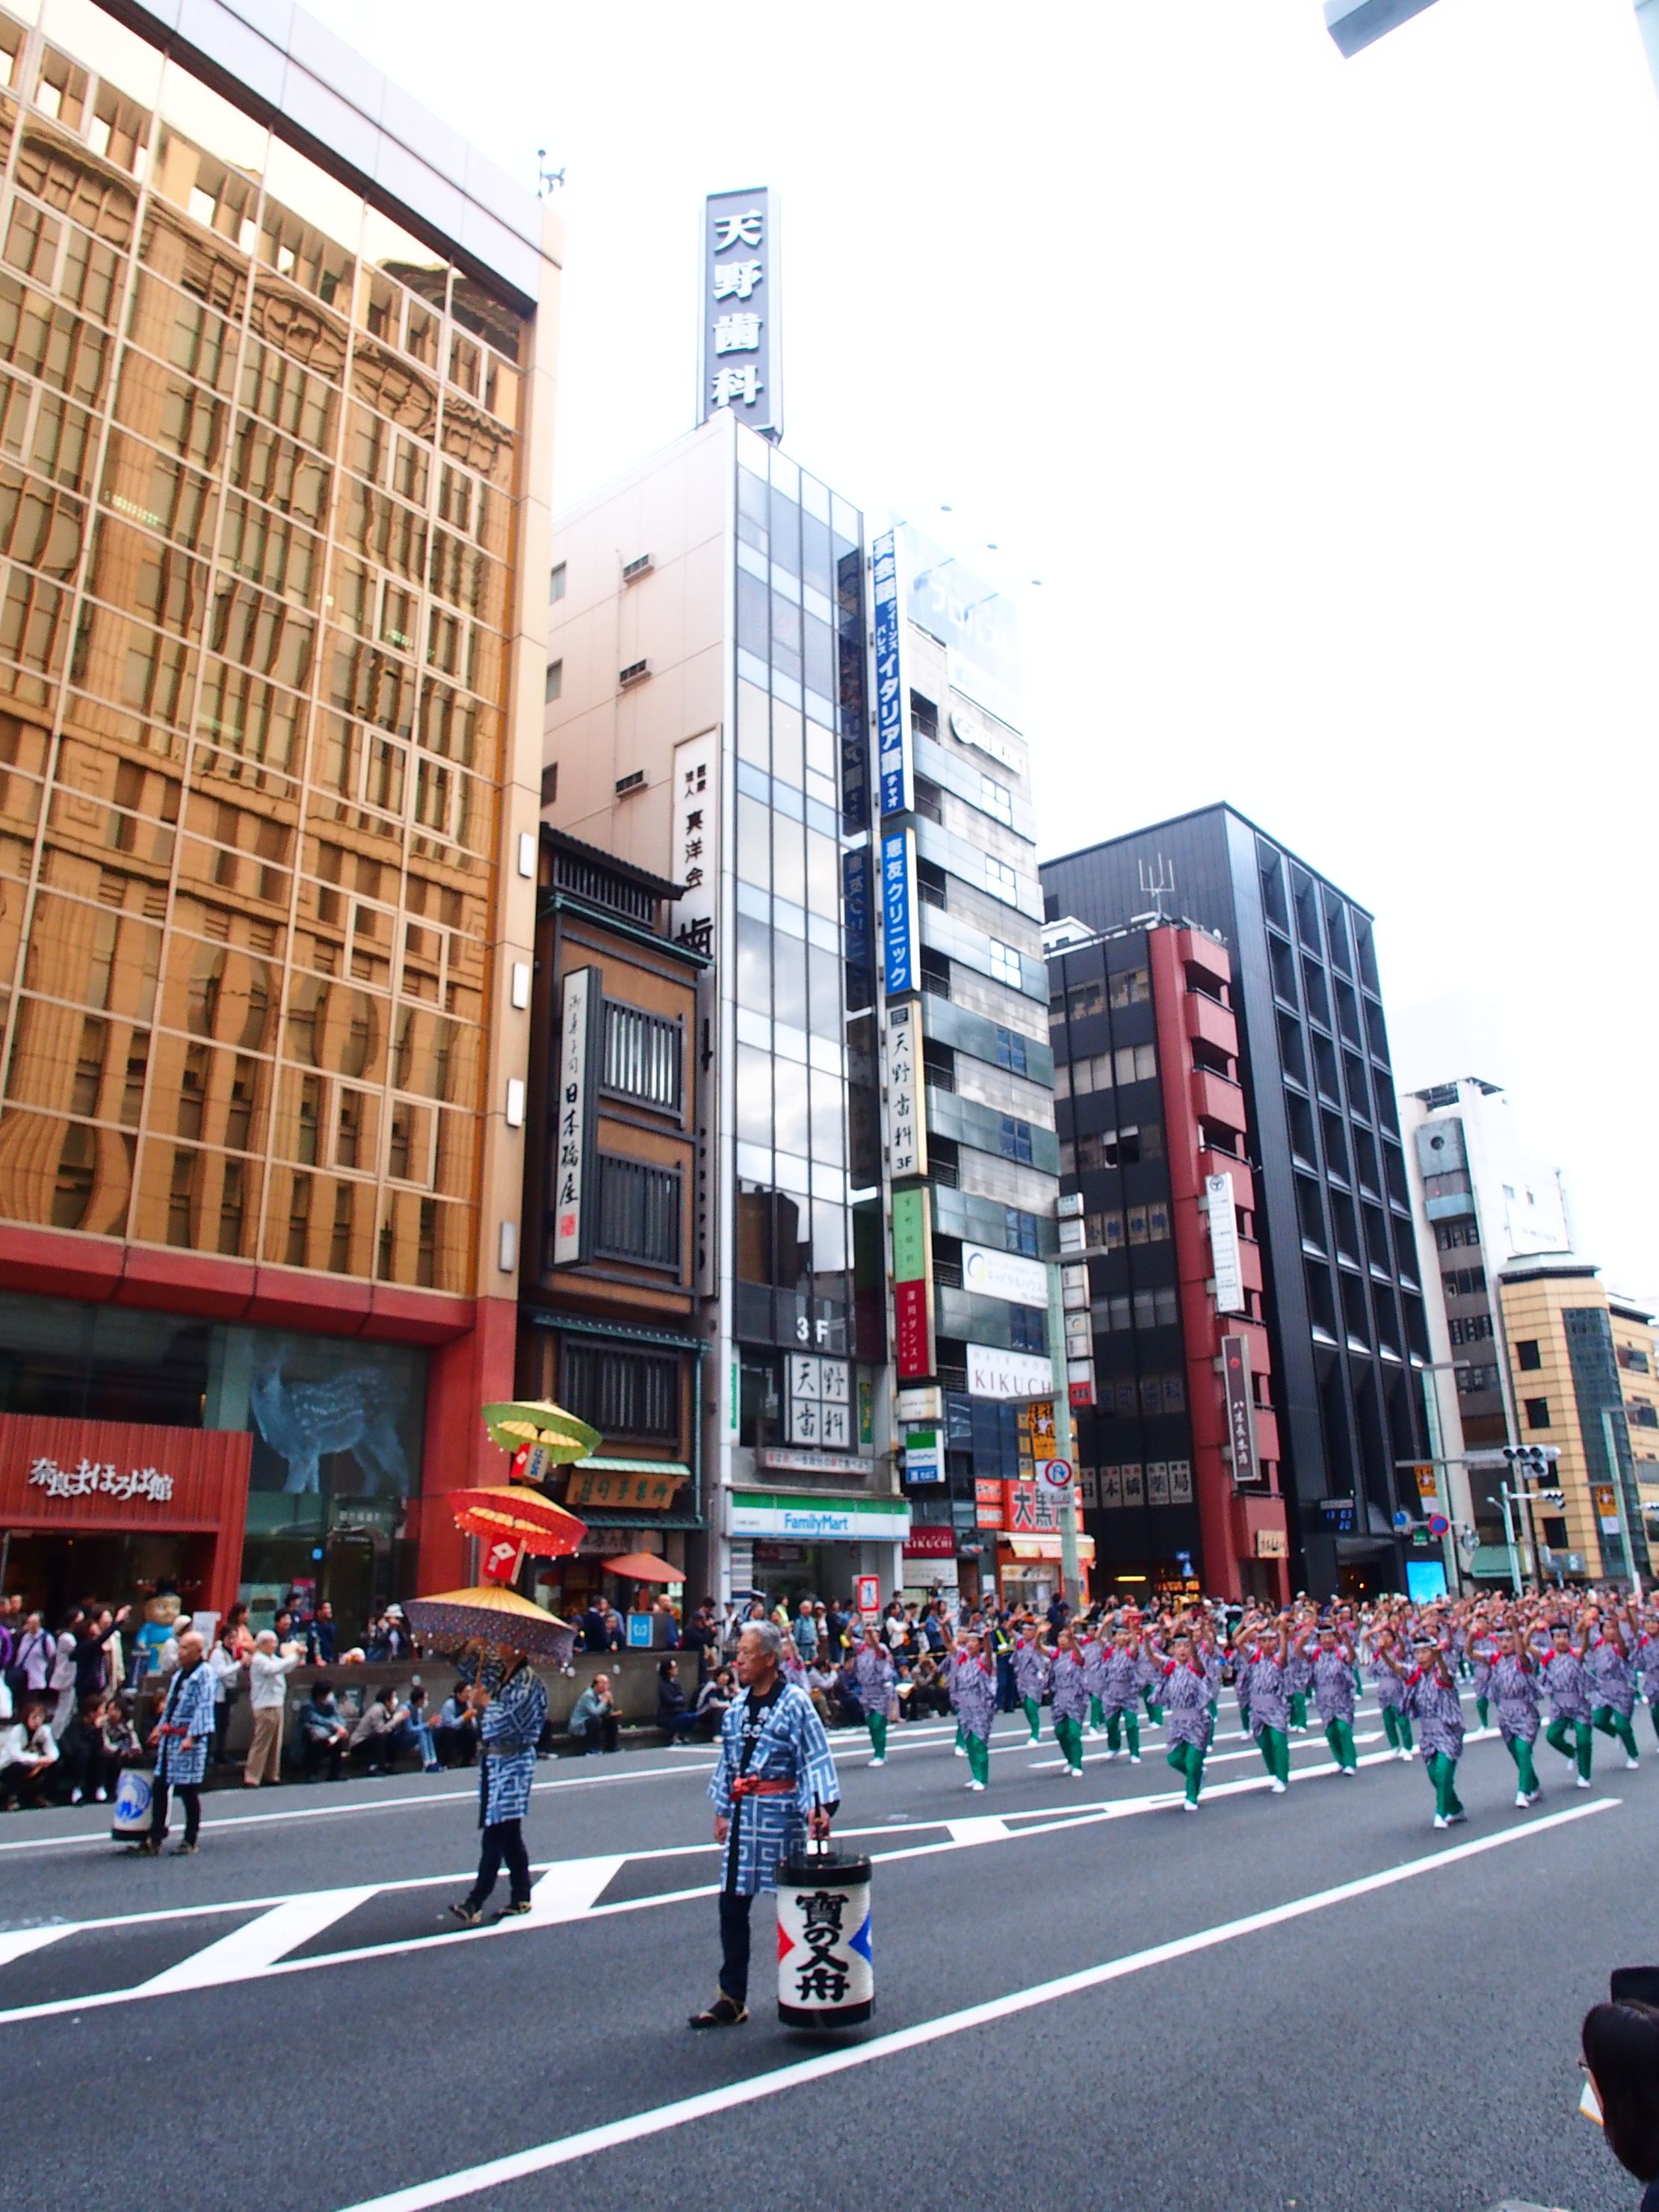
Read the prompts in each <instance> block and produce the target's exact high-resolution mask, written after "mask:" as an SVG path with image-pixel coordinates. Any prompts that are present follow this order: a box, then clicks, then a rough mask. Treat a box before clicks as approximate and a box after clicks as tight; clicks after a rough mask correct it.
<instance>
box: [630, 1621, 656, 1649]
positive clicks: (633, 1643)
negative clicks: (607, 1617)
mask: <svg viewBox="0 0 1659 2212" xmlns="http://www.w3.org/2000/svg"><path fill="white" fill-rule="evenodd" d="M628 1648H629V1650H630V1651H648V1650H650V1649H651V1616H650V1614H649V1613H629V1616H628Z"/></svg>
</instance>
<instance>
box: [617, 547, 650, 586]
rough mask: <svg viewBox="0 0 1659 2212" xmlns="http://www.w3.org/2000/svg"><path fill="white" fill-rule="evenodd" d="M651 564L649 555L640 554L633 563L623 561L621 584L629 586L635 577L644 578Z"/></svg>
mask: <svg viewBox="0 0 1659 2212" xmlns="http://www.w3.org/2000/svg"><path fill="white" fill-rule="evenodd" d="M651 564H652V556H651V555H650V554H649V553H641V555H640V556H639V558H638V559H637V560H635V561H624V562H623V583H624V584H631V583H632V582H633V581H634V580H635V577H636V576H644V575H647V574H649V572H650V569H651Z"/></svg>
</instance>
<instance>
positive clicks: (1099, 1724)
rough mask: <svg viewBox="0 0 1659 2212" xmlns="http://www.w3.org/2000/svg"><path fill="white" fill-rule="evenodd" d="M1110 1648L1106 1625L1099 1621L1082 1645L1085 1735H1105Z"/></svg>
mask: <svg viewBox="0 0 1659 2212" xmlns="http://www.w3.org/2000/svg"><path fill="white" fill-rule="evenodd" d="M1111 1648H1112V1647H1111V1645H1110V1644H1109V1643H1108V1641H1107V1637H1106V1624H1105V1622H1104V1621H1099V1622H1097V1624H1096V1627H1095V1632H1094V1634H1093V1635H1092V1636H1091V1637H1087V1638H1085V1640H1084V1644H1083V1661H1084V1666H1083V1679H1084V1681H1085V1684H1086V1685H1087V1686H1088V1692H1089V1724H1088V1726H1087V1727H1086V1728H1085V1729H1084V1731H1083V1733H1084V1734H1085V1735H1088V1736H1096V1735H1105V1733H1106V1705H1105V1699H1104V1691H1105V1686H1106V1658H1107V1654H1108V1653H1109V1651H1110V1650H1111Z"/></svg>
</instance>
